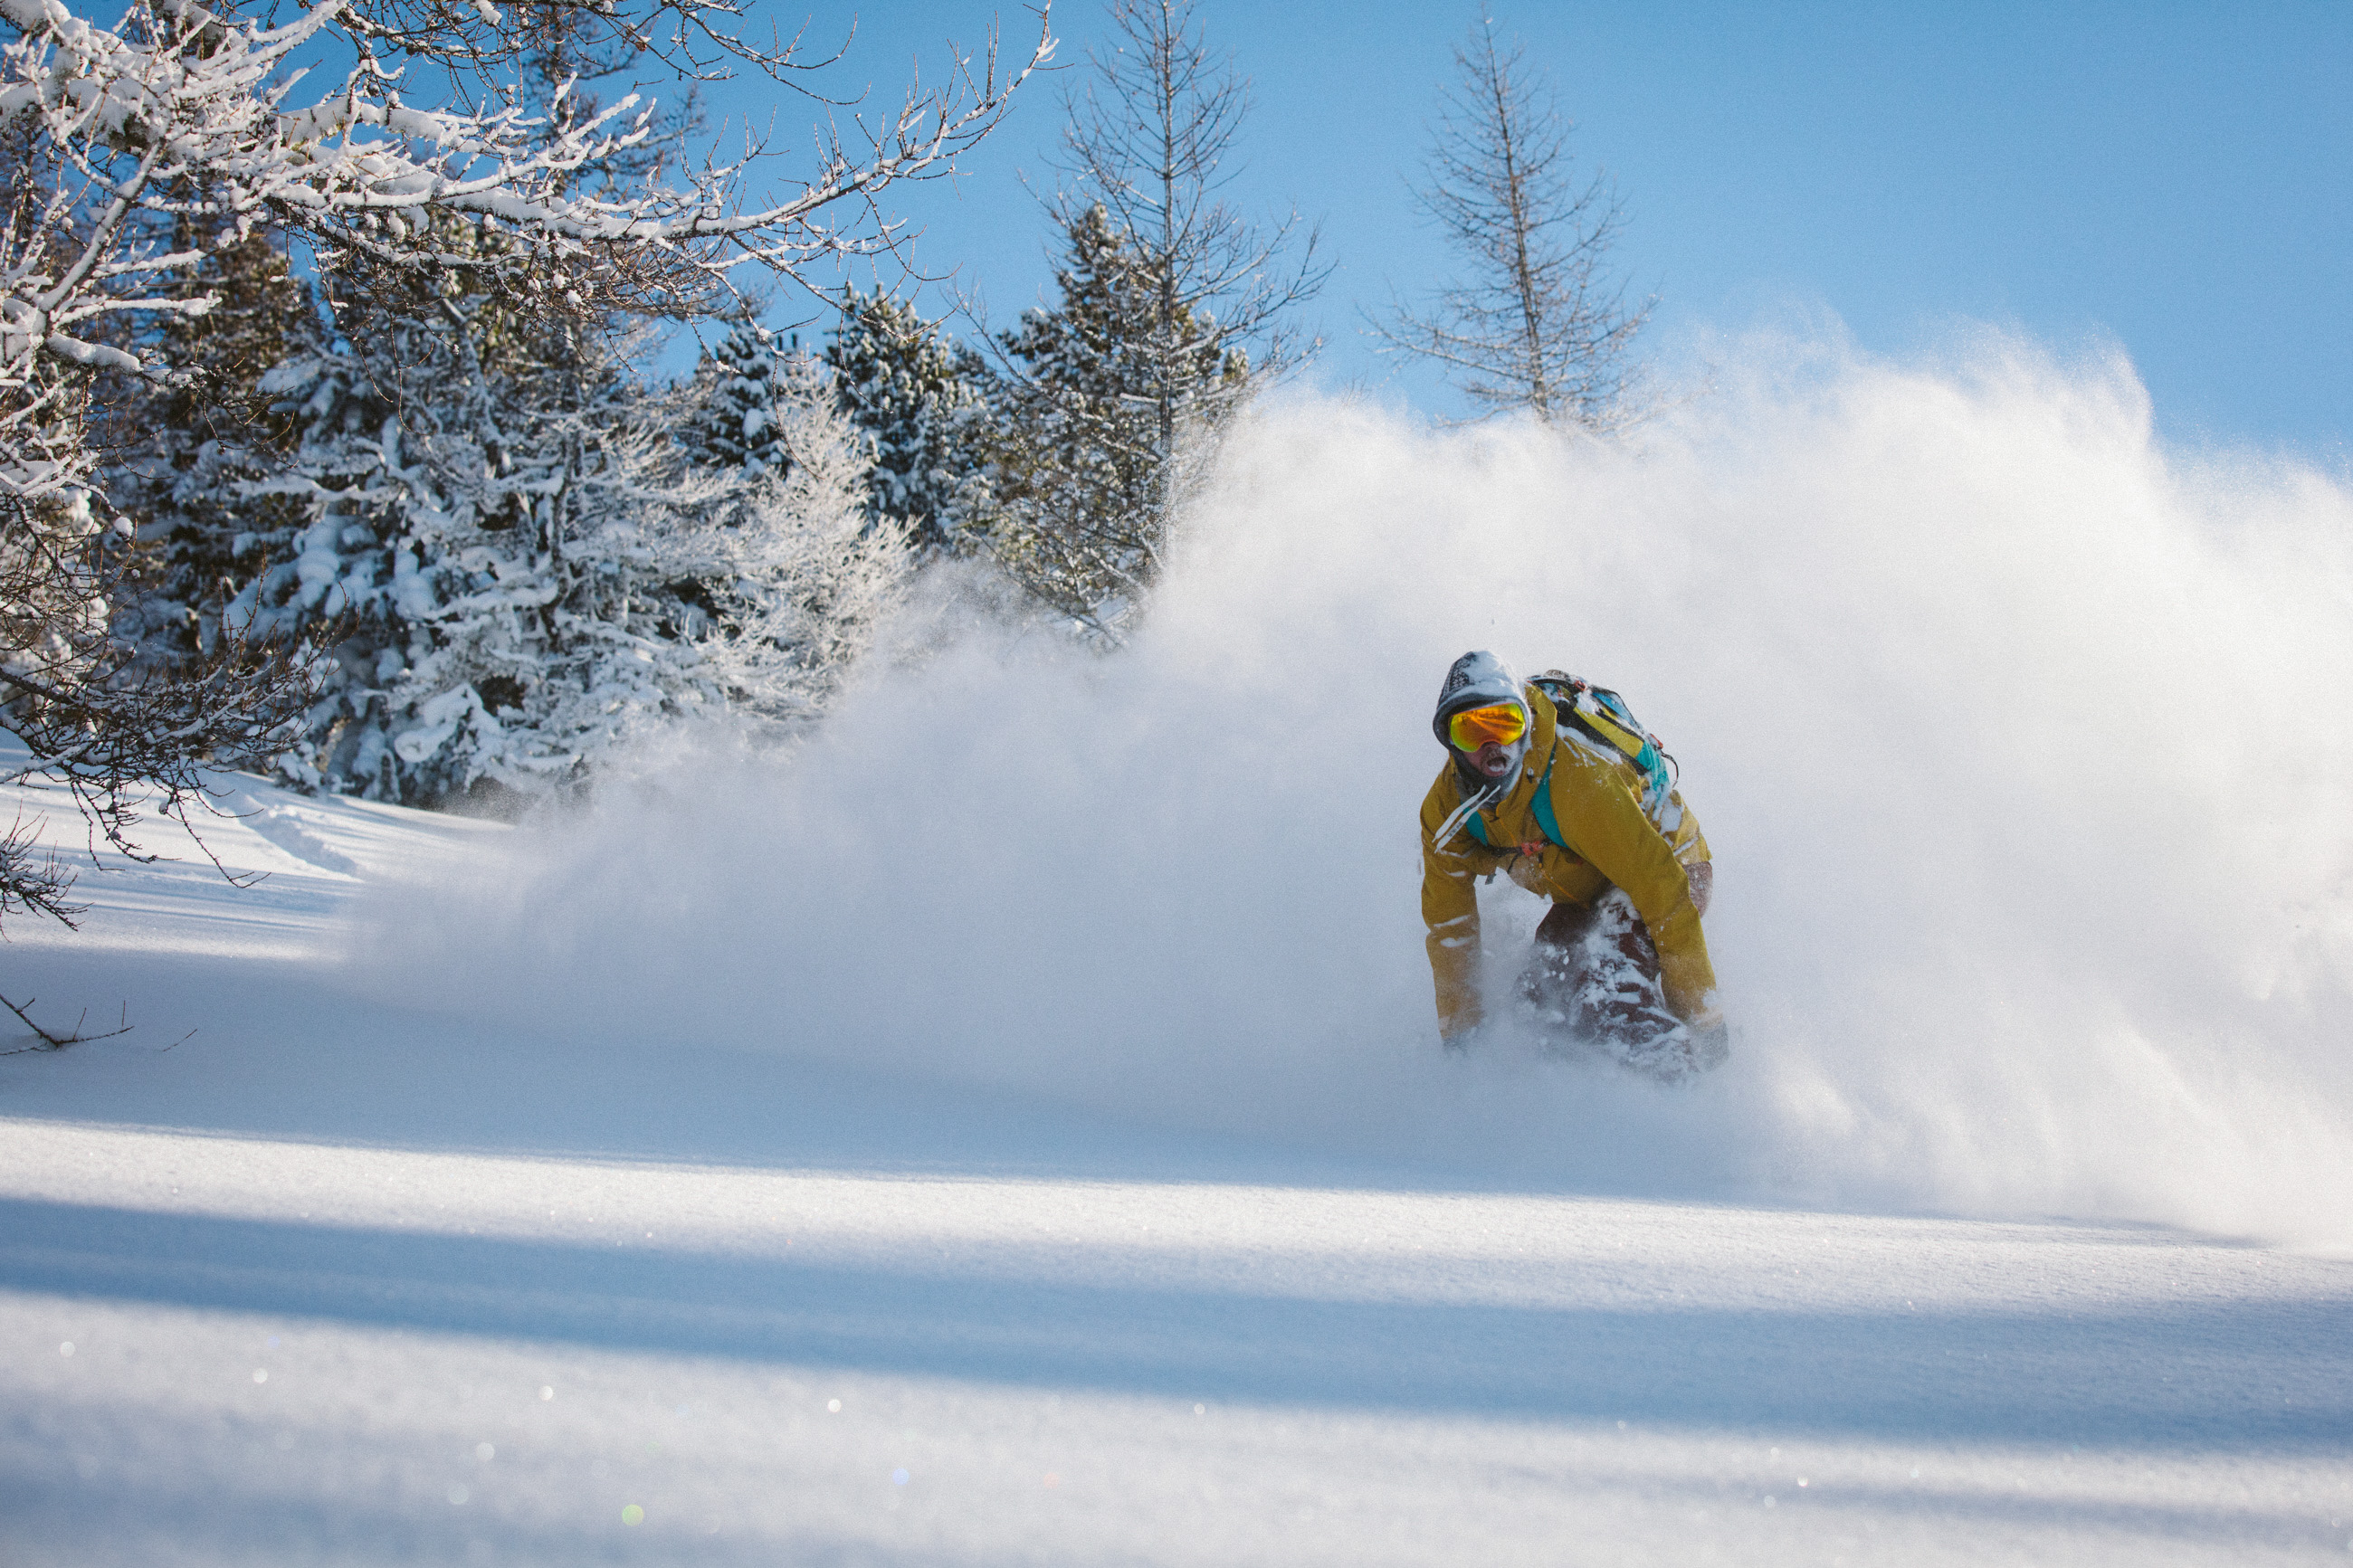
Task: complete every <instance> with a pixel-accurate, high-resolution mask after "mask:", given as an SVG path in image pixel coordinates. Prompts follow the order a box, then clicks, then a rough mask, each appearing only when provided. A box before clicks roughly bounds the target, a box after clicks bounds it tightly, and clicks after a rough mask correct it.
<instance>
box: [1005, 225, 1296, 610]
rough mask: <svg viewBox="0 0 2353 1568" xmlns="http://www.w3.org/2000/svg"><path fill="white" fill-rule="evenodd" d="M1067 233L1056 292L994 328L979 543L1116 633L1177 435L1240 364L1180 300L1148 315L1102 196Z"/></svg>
mask: <svg viewBox="0 0 2353 1568" xmlns="http://www.w3.org/2000/svg"><path fill="white" fill-rule="evenodd" d="M1067 239H1068V245H1069V250H1068V253H1067V256H1066V258H1065V260H1064V262H1063V265H1062V266H1061V267H1060V268H1058V269H1057V270H1056V272H1055V274H1054V280H1055V284H1056V286H1057V288H1058V289H1059V291H1060V300H1058V301H1057V302H1056V303H1055V304H1054V305H1052V306H1050V307H1046V308H1041V309H1038V310H1030V311H1028V312H1027V313H1025V314H1024V315H1023V317H1022V319H1021V323H1020V325H1019V326H1018V327H1017V328H1016V329H1014V330H1013V331H1009V332H1007V333H1006V334H1004V336H1003V337H1002V338H1001V339H1000V343H1001V346H1002V348H1003V350H1004V352H1005V353H1006V355H1007V356H1008V360H1009V361H1010V362H1011V363H1012V364H1013V365H1014V367H1015V374H1010V375H1008V376H1007V377H1006V378H1005V380H1004V384H1003V385H1002V387H1001V388H1000V389H999V392H998V395H997V400H996V408H995V413H996V417H995V420H994V422H993V426H992V428H991V432H990V437H989V443H990V444H989V455H990V458H991V460H992V462H991V471H992V489H993V490H994V492H995V493H994V496H993V511H992V516H991V520H990V535H991V538H990V549H991V550H992V552H994V553H995V554H996V555H997V558H998V559H999V560H1000V561H1002V562H1003V563H1004V564H1005V566H1006V568H1007V570H1008V572H1010V573H1011V574H1012V575H1013V576H1014V578H1015V579H1016V580H1017V581H1018V582H1019V583H1020V584H1022V586H1023V587H1024V588H1026V589H1028V590H1029V592H1030V593H1031V594H1032V595H1035V596H1036V597H1038V598H1039V600H1041V601H1042V602H1044V603H1045V604H1046V605H1049V606H1050V608H1052V609H1053V610H1054V611H1055V612H1056V613H1058V614H1060V615H1062V616H1068V617H1070V619H1071V621H1073V622H1074V623H1076V624H1077V625H1079V626H1082V627H1084V628H1086V629H1087V630H1089V631H1090V632H1092V633H1094V634H1096V635H1099V636H1103V637H1112V638H1116V637H1118V635H1119V627H1120V626H1121V625H1122V624H1123V623H1124V620H1125V619H1126V617H1127V616H1128V615H1129V614H1130V612H1131V611H1132V610H1133V608H1134V605H1136V603H1137V602H1138V601H1139V600H1140V599H1141V597H1142V595H1143V594H1144V592H1145V589H1146V588H1147V587H1148V586H1149V585H1150V584H1151V583H1152V581H1153V579H1154V578H1155V577H1156V576H1157V575H1158V574H1159V570H1160V564H1161V550H1162V546H1163V544H1164V543H1165V540H1166V525H1167V521H1168V518H1169V516H1170V514H1171V512H1172V511H1173V510H1174V507H1175V503H1176V495H1177V491H1178V489H1179V487H1180V485H1181V481H1182V479H1183V477H1184V469H1183V468H1181V466H1180V464H1179V463H1178V461H1177V459H1178V458H1179V456H1180V453H1179V450H1178V443H1179V442H1180V441H1181V440H1182V439H1183V438H1185V437H1189V436H1192V435H1194V434H1196V433H1197V432H1199V431H1204V430H1206V429H1207V428H1211V427H1214V426H1215V425H1216V424H1218V423H1219V422H1221V421H1222V420H1223V419H1224V418H1225V417H1226V416H1228V415H1229V413H1230V412H1231V411H1232V410H1233V409H1234V408H1235V407H1237V406H1238V405H1239V404H1240V397H1241V395H1242V394H1243V393H1244V392H1245V391H1246V390H1247V388H1248V385H1249V382H1250V374H1249V365H1248V362H1247V361H1246V359H1245V358H1244V357H1243V355H1242V353H1241V352H1240V350H1239V349H1238V348H1235V347H1233V346H1231V345H1229V344H1228V343H1226V342H1222V341H1221V339H1220V337H1219V334H1218V333H1217V332H1215V331H1209V330H1206V329H1205V327H1204V325H1203V324H1202V323H1200V322H1198V321H1195V320H1194V318H1193V316H1192V315H1191V313H1190V312H1181V313H1180V314H1179V315H1178V316H1177V317H1176V318H1173V319H1172V321H1171V325H1170V329H1169V331H1166V332H1162V331H1155V330H1154V328H1153V323H1154V321H1155V319H1157V318H1158V317H1159V316H1160V315H1161V313H1162V312H1163V311H1164V310H1165V308H1166V298H1165V295H1164V291H1163V289H1162V287H1161V283H1162V279H1160V278H1159V277H1157V276H1156V275H1155V272H1154V270H1153V269H1152V268H1151V267H1150V266H1149V265H1147V264H1146V262H1145V260H1144V258H1142V257H1141V256H1140V255H1139V254H1138V252H1137V251H1136V249H1135V247H1134V246H1132V245H1131V244H1130V243H1129V242H1128V237H1127V236H1125V235H1124V234H1123V233H1122V232H1121V231H1120V230H1119V228H1118V227H1117V226H1115V225H1114V224H1113V221H1112V218H1111V215H1110V213H1109V212H1108V211H1107V210H1106V209H1105V208H1103V207H1102V206H1100V205H1098V206H1092V207H1089V208H1087V209H1086V210H1085V211H1084V212H1082V213H1080V214H1079V215H1078V216H1076V218H1075V219H1074V220H1073V221H1072V222H1071V225H1070V226H1069V229H1068V231H1067ZM1172 339H1173V340H1176V342H1178V344H1179V346H1180V347H1181V350H1182V352H1175V351H1173V350H1172V348H1171V340H1172ZM1172 410H1173V413H1172V412H1171V411H1172ZM1172 421H1173V423H1172Z"/></svg>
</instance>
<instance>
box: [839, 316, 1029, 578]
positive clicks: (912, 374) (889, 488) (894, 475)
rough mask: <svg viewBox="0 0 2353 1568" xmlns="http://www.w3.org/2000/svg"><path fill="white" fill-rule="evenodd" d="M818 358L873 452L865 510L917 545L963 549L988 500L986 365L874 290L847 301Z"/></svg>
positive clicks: (933, 549) (943, 549) (931, 547)
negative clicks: (968, 531)
mask: <svg viewBox="0 0 2353 1568" xmlns="http://www.w3.org/2000/svg"><path fill="white" fill-rule="evenodd" d="M825 360H826V363H827V364H828V366H830V367H831V369H832V371H833V375H834V382H835V384H836V386H837V387H838V388H839V395H840V399H841V405H842V408H843V410H844V412H846V413H847V414H848V415H849V417H850V419H851V420H852V421H853V422H855V423H856V425H857V426H859V428H860V430H862V431H863V432H864V433H865V436H866V438H867V440H868V442H869V443H870V445H871V449H872V453H873V458H874V467H873V470H872V474H871V479H870V480H869V489H868V498H869V499H868V512H869V515H870V516H871V517H872V518H873V519H874V521H877V522H878V523H880V522H887V523H889V524H890V525H892V526H893V527H895V528H897V529H898V530H899V531H901V532H902V534H903V535H904V536H905V537H906V539H907V541H908V542H910V543H911V544H913V546H914V547H915V548H916V549H918V550H924V551H945V552H954V551H956V550H958V549H961V548H963V547H964V544H965V529H966V525H967V524H969V523H972V522H974V521H976V520H977V518H978V516H979V514H980V513H981V512H982V510H984V509H985V505H986V502H985V500H984V497H985V483H984V479H983V476H982V472H981V469H982V465H983V462H984V461H985V458H984V441H983V437H984V434H985V432H984V431H983V428H982V426H983V425H984V423H985V421H986V419H987V396H986V389H987V386H988V384H989V373H988V365H987V361H985V360H983V359H982V358H981V356H980V355H979V354H977V353H975V352H974V351H973V350H971V349H970V348H967V347H965V345H963V344H960V343H953V344H952V343H950V342H946V341H945V340H944V339H943V338H942V337H941V335H940V333H939V331H938V329H937V328H936V327H934V325H933V324H932V323H930V322H927V321H924V320H923V318H922V317H921V316H920V315H918V314H917V313H916V311H915V310H914V308H913V306H912V305H909V304H907V303H905V302H902V301H901V300H894V299H892V297H891V296H890V295H889V294H887V293H885V292H884V291H883V290H882V289H879V288H878V289H876V290H875V291H874V292H873V293H872V294H871V295H860V294H858V293H856V292H854V291H853V292H851V293H850V294H849V295H848V296H847V297H846V298H845V300H844V301H843V309H842V313H841V316H840V318H839V321H837V322H836V323H835V325H834V329H833V333H832V337H831V341H829V342H828V343H827V344H826V350H825Z"/></svg>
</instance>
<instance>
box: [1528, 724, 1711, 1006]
mask: <svg viewBox="0 0 2353 1568" xmlns="http://www.w3.org/2000/svg"><path fill="white" fill-rule="evenodd" d="M1552 792H1553V795H1552V799H1553V811H1554V814H1555V815H1556V816H1557V817H1558V819H1559V822H1560V826H1561V834H1562V836H1563V837H1566V838H1567V839H1568V840H1569V847H1571V848H1573V849H1575V850H1576V851H1577V853H1578V854H1579V855H1582V856H1583V857H1585V858H1586V859H1588V860H1590V861H1591V862H1593V865H1594V868H1595V869H1597V870H1599V872H1600V873H1601V874H1602V875H1603V876H1605V877H1607V878H1609V880H1610V881H1611V882H1613V883H1615V884H1616V885H1617V886H1618V887H1619V888H1620V889H1624V891H1625V894H1626V896H1627V897H1628V898H1629V899H1631V900H1633V902H1634V912H1635V913H1637V914H1639V915H1641V917H1642V923H1643V924H1644V925H1645V926H1647V927H1649V928H1650V931H1651V940H1652V941H1653V942H1657V943H1658V945H1659V978H1660V981H1661V984H1662V988H1663V989H1664V990H1665V992H1666V994H1667V1006H1668V1008H1669V1009H1670V1010H1671V1011H1672V1012H1673V1014H1674V1015H1675V1016H1676V1017H1678V1018H1681V1019H1683V1021H1684V1022H1685V1023H1690V1024H1698V1023H1704V1022H1711V1021H1713V1020H1714V1018H1715V1008H1716V1003H1715V965H1714V964H1713V963H1710V962H1709V961H1708V956H1707V937H1706V935H1705V933H1704V932H1703V931H1701V930H1700V923H1699V910H1698V909H1697V908H1696V907H1694V905H1693V903H1692V897H1691V878H1690V875H1689V873H1688V872H1687V871H1685V869H1684V868H1683V862H1682V861H1681V860H1680V859H1678V858H1676V855H1675V847H1674V846H1673V845H1672V844H1671V843H1669V842H1668V841H1667V840H1666V838H1665V837H1663V836H1662V835H1661V833H1660V832H1659V830H1658V827H1657V826H1655V825H1654V824H1653V823H1652V822H1651V819H1650V818H1649V817H1648V816H1644V815H1643V812H1642V803H1641V799H1640V798H1639V797H1638V796H1637V795H1635V793H1634V789H1633V785H1632V784H1631V783H1630V781H1629V780H1628V779H1627V777H1626V776H1625V775H1624V773H1623V772H1622V770H1620V768H1618V767H1616V766H1614V765H1613V764H1611V763H1607V762H1603V761H1601V760H1599V759H1597V758H1595V757H1593V756H1591V755H1589V754H1588V753H1587V752H1584V751H1583V750H1582V749H1580V748H1579V747H1577V745H1575V744H1573V743H1568V742H1564V743H1563V744H1562V746H1561V748H1560V750H1559V752H1557V753H1556V760H1555V763H1554V765H1553V770H1552Z"/></svg>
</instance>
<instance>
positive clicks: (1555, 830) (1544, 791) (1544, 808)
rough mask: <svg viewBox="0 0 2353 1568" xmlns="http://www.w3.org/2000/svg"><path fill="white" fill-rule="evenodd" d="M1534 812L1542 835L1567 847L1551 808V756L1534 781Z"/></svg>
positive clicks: (1558, 819)
mask: <svg viewBox="0 0 2353 1568" xmlns="http://www.w3.org/2000/svg"><path fill="white" fill-rule="evenodd" d="M1554 755H1555V756H1557V755H1559V752H1558V751H1557V750H1556V751H1555V752H1554ZM1535 813H1536V826H1538V827H1541V828H1543V829H1544V836H1545V837H1546V838H1549V839H1551V840H1552V841H1553V842H1554V843H1555V844H1557V845H1559V846H1560V847H1562V848H1563V849H1567V848H1568V840H1567V839H1566V838H1563V837H1561V836H1560V818H1559V816H1557V815H1556V813H1555V812H1554V811H1553V808H1552V758H1551V757H1546V759H1545V771H1544V777H1542V778H1540V779H1538V780H1537V781H1536V798H1535ZM1482 842H1483V840H1482ZM1570 853H1572V854H1574V853H1575V851H1574V850H1571V851H1570Z"/></svg>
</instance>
